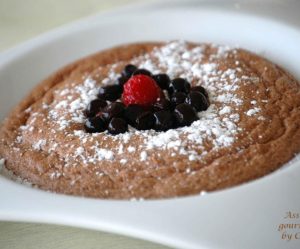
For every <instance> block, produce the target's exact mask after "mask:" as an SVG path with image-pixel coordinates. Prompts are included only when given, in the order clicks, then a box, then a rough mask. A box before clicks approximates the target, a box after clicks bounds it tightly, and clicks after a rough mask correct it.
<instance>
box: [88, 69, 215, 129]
mask: <svg viewBox="0 0 300 249" xmlns="http://www.w3.org/2000/svg"><path fill="white" fill-rule="evenodd" d="M163 91H165V92H166V93H167V94H166V95H165V94H164V93H163ZM107 101H109V103H108V102H107ZM208 106H209V100H208V94H207V92H206V90H205V89H204V88H203V87H202V86H196V87H191V85H190V83H189V82H188V81H187V80H185V79H183V78H176V79H173V80H171V79H170V78H169V76H168V75H167V74H156V75H152V73H151V72H149V71H148V70H146V69H138V68H137V67H136V66H134V65H131V64H129V65H127V66H126V67H125V68H124V70H123V72H122V75H121V76H120V78H119V79H118V82H117V84H115V85H108V86H104V87H101V88H100V90H99V94H98V98H97V99H94V100H92V101H91V102H90V103H89V105H88V107H87V110H86V111H85V115H86V117H87V120H86V123H85V129H86V131H87V132H103V131H105V130H108V132H109V133H111V134H119V133H124V132H126V131H127V130H128V125H131V126H133V127H135V128H136V129H138V130H149V129H155V130H157V131H166V130H168V129H172V128H177V127H183V126H187V125H190V124H191V123H192V122H194V121H195V120H197V119H198V117H197V112H199V111H205V110H206V109H207V108H208Z"/></svg>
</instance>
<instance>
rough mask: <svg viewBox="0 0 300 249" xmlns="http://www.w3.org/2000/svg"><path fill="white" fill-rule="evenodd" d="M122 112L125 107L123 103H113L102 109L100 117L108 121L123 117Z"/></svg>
mask: <svg viewBox="0 0 300 249" xmlns="http://www.w3.org/2000/svg"><path fill="white" fill-rule="evenodd" d="M124 110H125V106H124V104H123V103H121V102H113V103H111V104H109V105H108V106H106V107H105V108H104V109H103V111H102V117H103V118H104V119H105V120H110V119H112V118H121V117H123V113H124Z"/></svg>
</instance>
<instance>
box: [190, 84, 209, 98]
mask: <svg viewBox="0 0 300 249" xmlns="http://www.w3.org/2000/svg"><path fill="white" fill-rule="evenodd" d="M191 92H200V93H202V94H203V95H204V96H205V97H206V98H207V99H208V93H207V91H206V90H205V88H204V87H203V86H194V87H192V88H191Z"/></svg>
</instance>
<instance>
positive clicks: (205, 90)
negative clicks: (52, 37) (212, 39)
mask: <svg viewBox="0 0 300 249" xmlns="http://www.w3.org/2000/svg"><path fill="white" fill-rule="evenodd" d="M299 89H300V87H299V84H298V82H297V81H296V80H295V79H294V78H293V77H292V76H291V75H290V74H288V73H287V72H286V71H285V70H283V69H282V68H280V67H279V66H277V65H275V64H274V63H272V62H270V61H268V60H266V59H264V58H262V57H260V56H258V55H255V54H253V53H251V52H248V51H245V50H243V49H240V48H230V47H227V46H218V45H214V44H192V43H188V42H183V41H173V42H168V43H138V44H129V45H124V46H119V47H114V48H112V49H108V50H105V51H102V52H99V53H96V54H94V55H91V56H89V57H87V58H84V59H81V60H79V61H76V62H74V63H73V64H71V65H68V66H66V67H64V68H63V69H61V70H59V71H58V72H56V73H54V74H53V75H51V76H50V77H48V78H47V79H46V80H44V81H43V82H41V83H40V84H39V85H38V86H37V87H35V88H34V89H33V90H32V91H31V93H30V94H29V95H28V96H27V97H26V98H25V99H24V100H23V101H22V102H21V103H20V104H19V105H18V106H17V107H16V108H15V109H14V110H13V111H12V112H11V113H10V115H9V116H8V117H7V118H6V119H5V121H4V123H3V124H2V126H1V130H0V157H1V158H4V159H5V167H6V168H7V169H8V170H9V171H12V172H13V173H14V174H15V175H16V176H18V177H20V178H21V179H24V180H27V181H29V182H31V183H32V184H33V185H36V186H38V187H39V188H42V189H45V190H50V191H53V192H57V193H64V194H69V195H80V196H88V197H96V198H113V199H131V198H151V199H153V198H169V197H176V196H184V195H192V194H199V193H201V192H202V191H213V190H219V189H224V188H228V187H231V186H235V185H238V184H241V183H244V182H248V181H250V180H253V179H256V178H259V177H262V176H264V175H266V174H268V173H270V172H272V171H274V170H276V169H277V168H279V167H281V166H282V165H283V164H284V163H286V162H287V161H289V160H290V159H292V158H293V156H294V155H295V154H296V153H298V152H299V151H300V90H299Z"/></svg>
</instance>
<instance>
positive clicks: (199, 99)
mask: <svg viewBox="0 0 300 249" xmlns="http://www.w3.org/2000/svg"><path fill="white" fill-rule="evenodd" d="M185 102H186V103H187V104H189V105H190V106H192V107H194V108H195V110H196V111H198V112H200V111H205V110H207V108H208V106H209V103H208V101H207V98H206V97H205V96H204V94H202V93H201V92H190V94H188V96H187V98H186V100H185Z"/></svg>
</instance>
